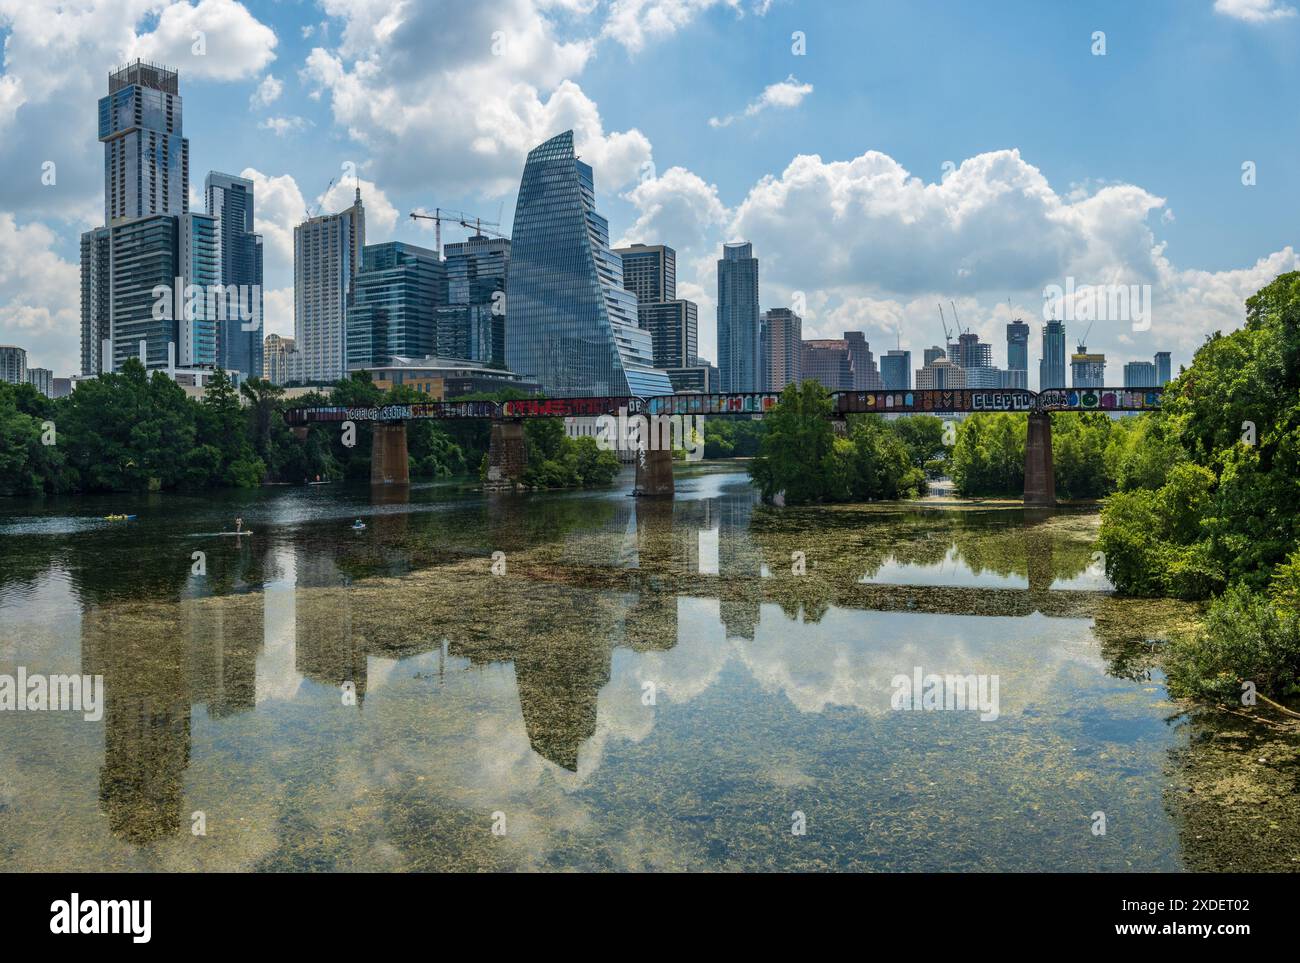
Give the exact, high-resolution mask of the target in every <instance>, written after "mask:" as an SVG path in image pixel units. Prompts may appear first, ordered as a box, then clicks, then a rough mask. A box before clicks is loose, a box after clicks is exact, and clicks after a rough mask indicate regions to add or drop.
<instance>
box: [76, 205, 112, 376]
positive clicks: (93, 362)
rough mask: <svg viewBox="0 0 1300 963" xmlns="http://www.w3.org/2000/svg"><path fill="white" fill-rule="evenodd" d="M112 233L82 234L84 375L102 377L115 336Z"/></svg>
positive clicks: (107, 230)
mask: <svg viewBox="0 0 1300 963" xmlns="http://www.w3.org/2000/svg"><path fill="white" fill-rule="evenodd" d="M111 238H112V232H111V231H110V230H109V229H108V228H106V227H97V228H94V229H93V230H89V231H86V232H85V233H84V234H82V235H81V374H82V375H83V376H84V377H90V376H93V375H97V374H99V371H100V367H101V364H102V362H103V350H104V349H103V344H104V341H105V340H106V339H108V338H111V337H112V336H113V332H112V310H111V308H110V304H111V296H112V272H111V270H110V265H111V264H112V258H111V257H110V251H111V248H112V245H111Z"/></svg>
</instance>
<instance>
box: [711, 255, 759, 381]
mask: <svg viewBox="0 0 1300 963" xmlns="http://www.w3.org/2000/svg"><path fill="white" fill-rule="evenodd" d="M759 335H760V332H759V310H758V258H756V257H754V247H753V245H752V244H750V243H749V242H748V241H740V242H737V243H734V244H724V245H723V246H722V258H721V259H720V260H719V261H718V374H719V376H720V378H721V381H722V390H723V391H724V392H730V391H758V390H759V389H760V388H761V387H762V383H763V376H762V357H761V354H762V352H761V344H760V337H759Z"/></svg>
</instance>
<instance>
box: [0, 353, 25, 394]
mask: <svg viewBox="0 0 1300 963" xmlns="http://www.w3.org/2000/svg"><path fill="white" fill-rule="evenodd" d="M0 381H7V382H8V383H9V384H11V385H23V384H27V350H26V349H25V348H19V347H17V346H16V345H12V344H0Z"/></svg>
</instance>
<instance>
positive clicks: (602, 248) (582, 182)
mask: <svg viewBox="0 0 1300 963" xmlns="http://www.w3.org/2000/svg"><path fill="white" fill-rule="evenodd" d="M595 191H596V188H595V181H594V178H593V175H592V170H591V166H590V165H589V164H585V163H583V162H582V161H580V160H579V159H578V157H577V155H576V154H575V153H574V149H573V131H571V130H569V131H565V132H564V133H562V134H559V135H557V136H555V137H552V138H551V139H550V140H548V141H546V143H544V144H541V145H540V146H538V147H535V148H533V150H532V151H530V152H529V154H528V160H527V162H526V163H525V165H524V173H523V178H522V179H521V180H520V183H519V199H518V201H517V203H516V206H515V223H514V230H513V236H512V238H511V246H510V278H509V307H508V314H507V323H506V364H507V366H508V367H509V368H510V369H511V370H512V371H517V372H519V373H520V374H522V375H525V376H527V377H531V378H533V379H535V380H536V381H537V382H539V383H540V384H541V385H542V387H543V389H544V390H545V391H546V392H547V393H548V394H550V395H552V396H555V397H584V396H591V395H598V396H599V395H611V396H625V395H635V396H638V397H650V396H653V395H667V394H672V385H671V384H670V383H669V381H668V376H667V375H666V374H664V373H663V371H661V370H659V369H657V368H655V367H654V352H653V347H652V344H651V338H650V334H649V332H646V331H643V330H641V327H640V326H639V323H638V321H637V306H636V295H635V294H633V293H632V292H631V291H628V290H626V289H625V288H624V287H623V260H622V258H620V257H619V256H618V255H617V254H615V253H614V252H613V251H612V250H611V249H610V247H609V222H608V221H607V220H606V219H605V218H604V217H602V216H601V215H600V214H599V213H597V211H596V194H595Z"/></svg>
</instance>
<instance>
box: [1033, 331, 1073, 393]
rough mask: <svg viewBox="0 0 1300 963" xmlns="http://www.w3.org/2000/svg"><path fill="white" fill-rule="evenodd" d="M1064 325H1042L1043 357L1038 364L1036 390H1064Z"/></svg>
mask: <svg viewBox="0 0 1300 963" xmlns="http://www.w3.org/2000/svg"><path fill="white" fill-rule="evenodd" d="M1065 386H1066V385H1065V323H1064V322H1063V321H1056V320H1052V321H1048V322H1047V323H1046V324H1045V325H1043V357H1042V359H1041V360H1040V361H1039V363H1038V389H1039V390H1040V391H1046V390H1047V389H1048V388H1064V387H1065Z"/></svg>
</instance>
